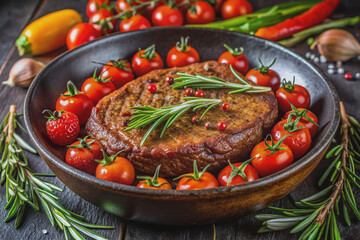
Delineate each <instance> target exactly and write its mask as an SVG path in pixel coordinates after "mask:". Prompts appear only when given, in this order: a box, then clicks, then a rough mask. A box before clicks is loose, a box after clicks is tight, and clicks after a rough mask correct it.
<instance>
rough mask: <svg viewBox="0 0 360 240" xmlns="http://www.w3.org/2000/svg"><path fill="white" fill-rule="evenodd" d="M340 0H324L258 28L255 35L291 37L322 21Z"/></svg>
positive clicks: (275, 37)
mask: <svg viewBox="0 0 360 240" xmlns="http://www.w3.org/2000/svg"><path fill="white" fill-rule="evenodd" d="M339 2H340V0H325V1H323V2H321V3H319V4H316V5H315V6H314V7H312V8H310V9H309V10H308V11H306V12H304V13H303V14H301V15H299V16H296V17H294V18H291V19H287V20H285V21H284V22H281V23H279V24H276V25H274V26H271V27H265V28H259V29H258V30H257V32H256V33H255V36H258V37H262V38H266V39H269V40H272V41H277V40H279V39H283V38H288V37H291V36H292V35H293V34H295V33H297V32H300V31H302V30H305V29H307V28H310V27H312V26H315V25H318V24H319V23H321V22H323V21H324V20H325V19H326V18H327V17H328V16H329V15H330V14H331V13H332V12H333V11H334V10H335V8H336V6H337V5H338V3H339Z"/></svg>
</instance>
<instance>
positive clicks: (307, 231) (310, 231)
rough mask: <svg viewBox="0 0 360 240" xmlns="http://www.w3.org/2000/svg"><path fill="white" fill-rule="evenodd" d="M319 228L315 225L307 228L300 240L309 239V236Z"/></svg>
mask: <svg viewBox="0 0 360 240" xmlns="http://www.w3.org/2000/svg"><path fill="white" fill-rule="evenodd" d="M316 228H317V224H316V223H313V224H311V225H310V226H308V227H307V228H306V230H305V231H304V232H303V233H302V234H301V235H300V237H299V240H304V239H308V237H309V235H310V234H311V233H312V232H313V231H314V230H315V229H316Z"/></svg>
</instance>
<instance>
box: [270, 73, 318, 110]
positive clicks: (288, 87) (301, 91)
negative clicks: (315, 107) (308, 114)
mask: <svg viewBox="0 0 360 240" xmlns="http://www.w3.org/2000/svg"><path fill="white" fill-rule="evenodd" d="M294 83H295V80H294V81H293V82H290V81H289V82H286V81H284V82H282V83H281V87H280V88H279V89H278V90H277V91H276V98H277V101H278V104H279V108H280V110H281V111H282V112H288V111H291V105H290V103H289V102H291V103H292V104H293V105H294V106H295V107H296V108H306V109H308V108H309V106H310V101H311V99H310V93H309V92H308V90H306V88H304V87H302V86H300V85H297V84H294Z"/></svg>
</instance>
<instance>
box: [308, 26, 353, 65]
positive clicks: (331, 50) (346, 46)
mask: <svg viewBox="0 0 360 240" xmlns="http://www.w3.org/2000/svg"><path fill="white" fill-rule="evenodd" d="M316 46H317V48H318V51H319V53H320V54H321V55H323V56H324V57H325V58H326V60H327V61H346V60H349V59H351V58H353V57H356V56H359V55H360V44H359V41H358V40H357V39H356V38H355V37H354V36H353V35H352V34H351V33H349V32H348V31H345V30H342V29H330V30H327V31H325V32H323V33H322V34H321V35H320V36H319V37H318V38H317V39H316V40H315V42H314V43H313V44H312V45H311V47H310V49H314V48H315V47H316Z"/></svg>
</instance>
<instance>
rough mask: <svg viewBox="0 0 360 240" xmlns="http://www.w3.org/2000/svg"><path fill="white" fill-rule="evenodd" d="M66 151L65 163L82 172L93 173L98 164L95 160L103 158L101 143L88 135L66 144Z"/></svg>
mask: <svg viewBox="0 0 360 240" xmlns="http://www.w3.org/2000/svg"><path fill="white" fill-rule="evenodd" d="M68 148H69V149H68V150H67V152H66V157H65V160H66V163H67V164H69V165H70V166H72V167H74V168H76V169H78V170H81V171H83V172H86V173H89V174H92V175H94V174H95V171H96V167H97V166H98V165H99V164H98V163H97V162H96V161H95V160H100V159H103V154H102V151H101V150H103V148H102V146H101V144H100V143H99V142H98V141H96V140H95V139H88V136H86V137H85V138H83V139H81V138H78V141H76V142H74V143H73V144H71V145H70V146H68Z"/></svg>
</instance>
